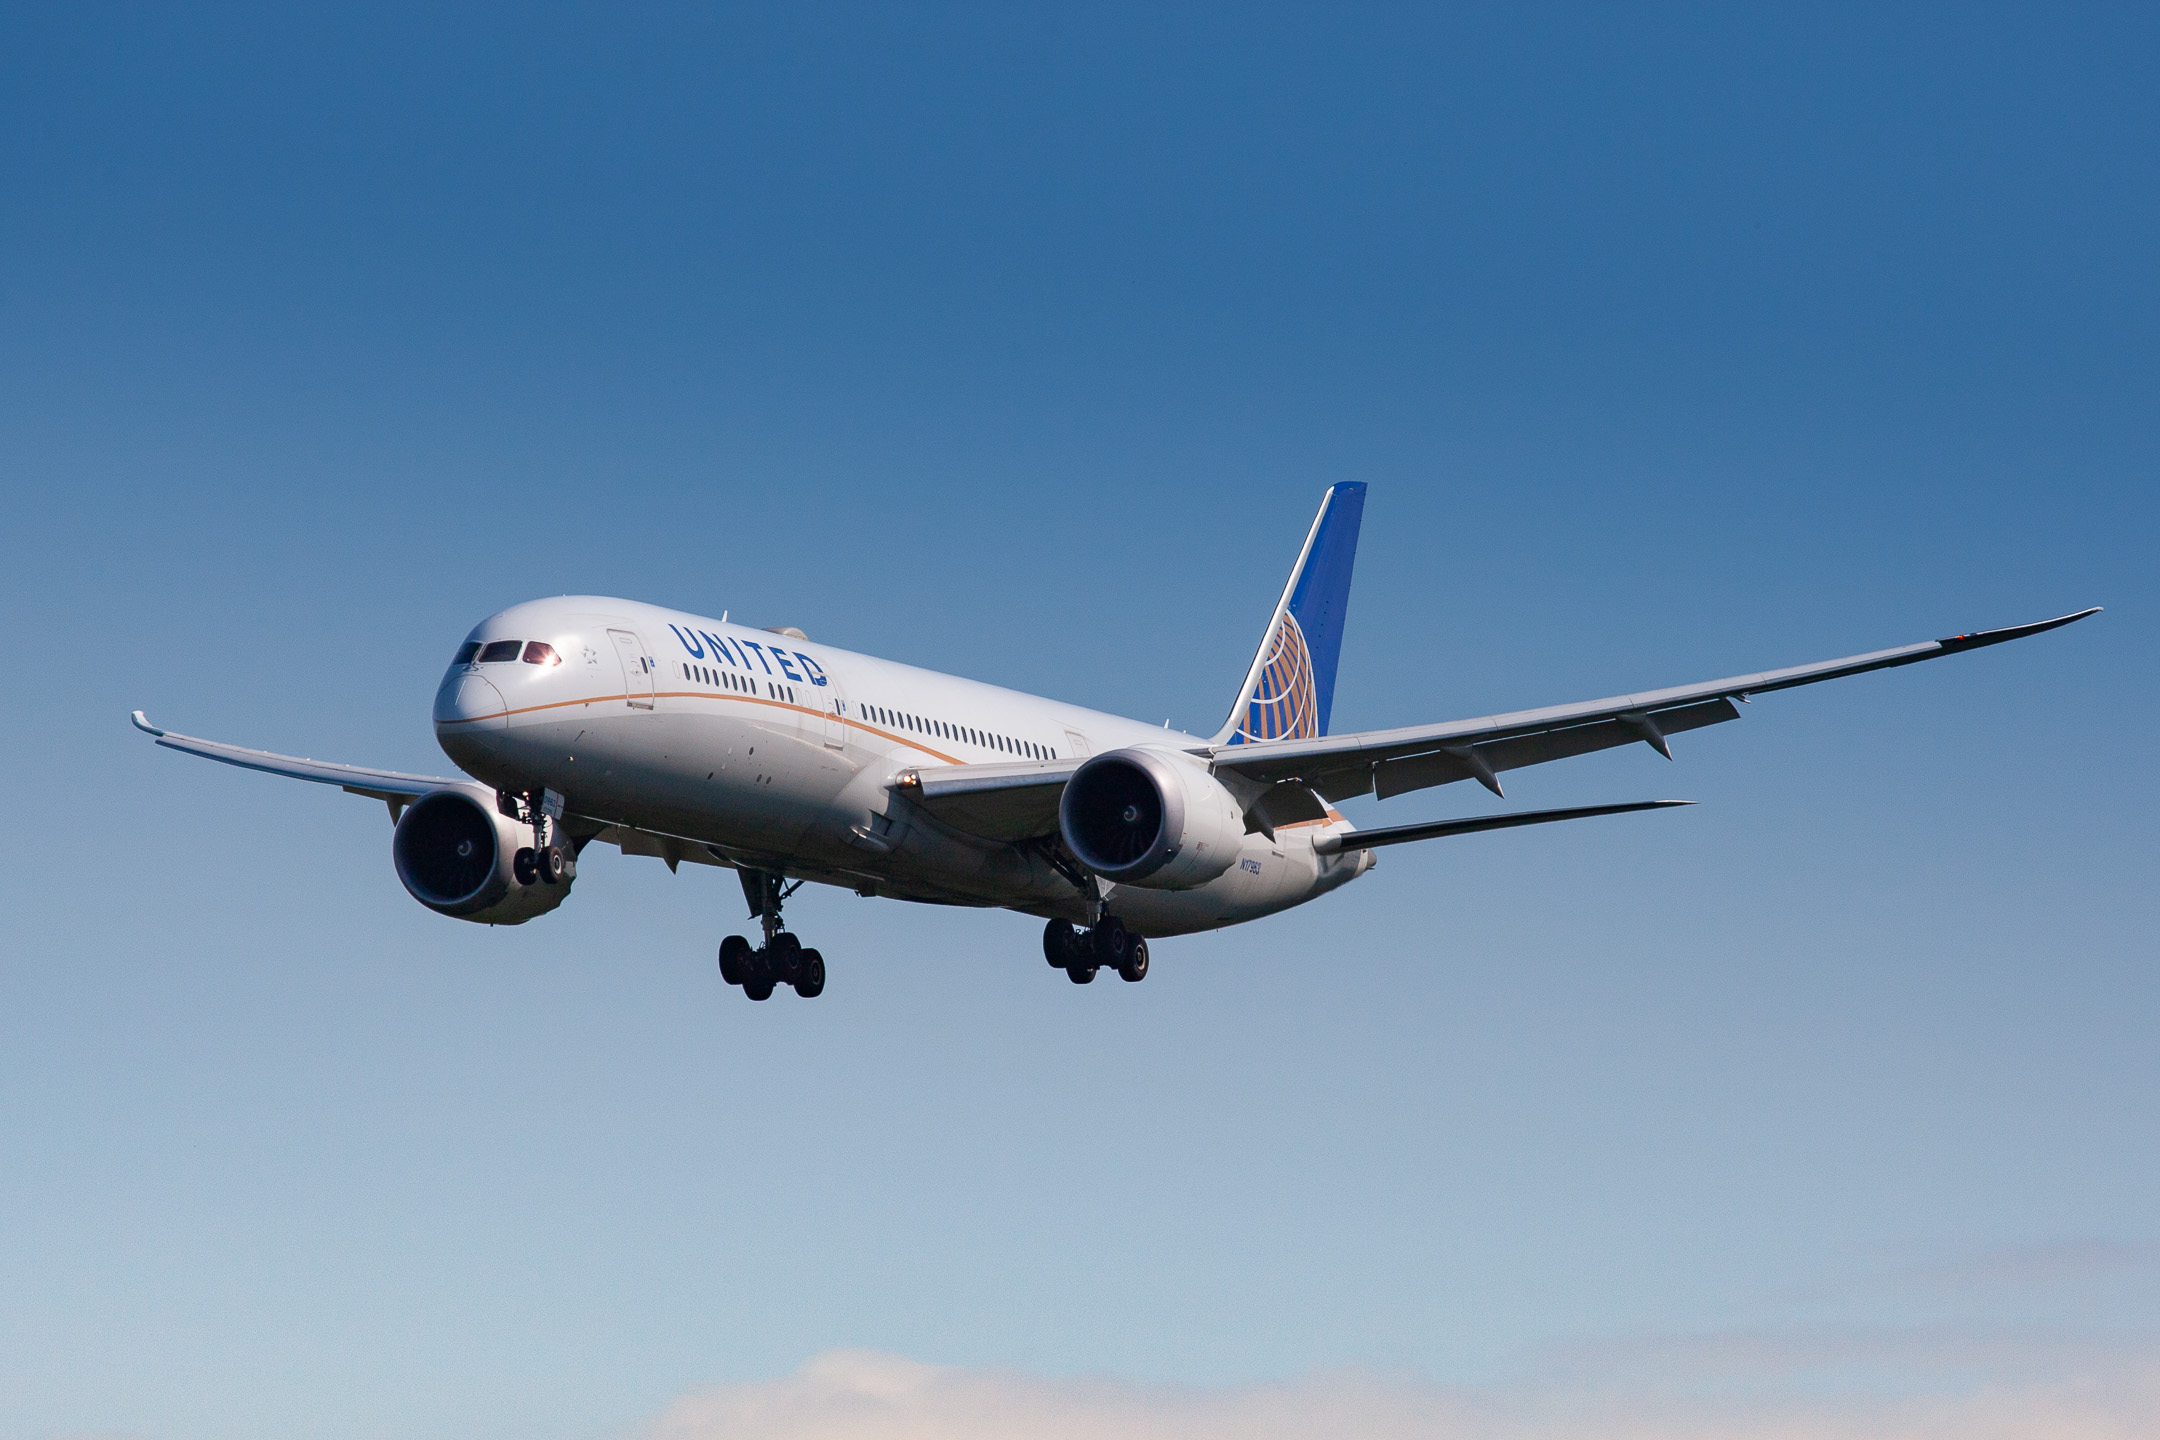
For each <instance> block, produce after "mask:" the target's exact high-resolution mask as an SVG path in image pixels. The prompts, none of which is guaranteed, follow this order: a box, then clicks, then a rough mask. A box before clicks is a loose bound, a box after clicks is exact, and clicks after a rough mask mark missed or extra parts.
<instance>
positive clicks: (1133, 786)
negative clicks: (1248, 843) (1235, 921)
mask: <svg viewBox="0 0 2160 1440" xmlns="http://www.w3.org/2000/svg"><path fill="white" fill-rule="evenodd" d="M1058 829H1059V831H1060V832H1061V833H1062V834H1063V835H1064V837H1065V844H1066V847H1067V848H1068V849H1070V850H1071V851H1072V852H1073V854H1074V855H1076V856H1078V857H1079V860H1080V863H1081V864H1083V865H1085V866H1087V868H1088V869H1090V870H1092V871H1094V872H1095V873H1096V874H1098V875H1101V876H1103V877H1104V878H1106V879H1109V880H1114V881H1116V882H1117V883H1118V884H1120V885H1142V886H1146V887H1148V888H1149V889H1155V890H1190V889H1192V888H1194V887H1195V886H1199V885H1205V884H1206V883H1207V882H1208V881H1210V880H1213V879H1214V878H1215V877H1216V876H1218V875H1220V874H1222V873H1223V872H1224V871H1225V870H1228V869H1229V868H1230V867H1231V866H1232V865H1233V864H1235V863H1236V861H1237V855H1238V850H1239V848H1240V847H1241V846H1242V845H1243V844H1244V838H1245V821H1244V814H1243V812H1242V811H1241V810H1240V809H1239V808H1238V804H1237V801H1236V800H1235V799H1233V798H1232V797H1231V794H1230V792H1229V791H1228V790H1226V789H1224V788H1223V786H1222V784H1221V782H1220V781H1218V780H1216V779H1215V777H1214V776H1212V775H1210V774H1208V773H1207V771H1206V770H1205V769H1204V768H1202V767H1201V766H1200V765H1198V764H1196V763H1194V761H1193V760H1192V759H1191V758H1190V757H1188V756H1184V755H1180V754H1177V753H1176V752H1174V751H1167V750H1152V749H1147V748H1143V747H1134V748H1131V749H1126V750H1112V751H1110V752H1108V753H1107V754H1102V755H1098V756H1096V757H1095V758H1094V759H1092V760H1090V761H1088V762H1087V763H1086V764H1084V765H1082V766H1081V767H1080V768H1079V769H1078V770H1075V771H1074V772H1073V775H1072V778H1071V779H1070V780H1067V781H1066V782H1065V793H1064V795H1063V796H1062V797H1061V798H1060V800H1059V801H1058Z"/></svg>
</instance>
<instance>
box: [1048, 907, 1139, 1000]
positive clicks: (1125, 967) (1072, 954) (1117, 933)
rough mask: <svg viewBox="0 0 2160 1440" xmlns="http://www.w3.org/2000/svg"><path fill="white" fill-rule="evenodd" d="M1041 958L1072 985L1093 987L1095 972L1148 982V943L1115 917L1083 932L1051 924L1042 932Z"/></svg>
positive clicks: (1067, 923)
mask: <svg viewBox="0 0 2160 1440" xmlns="http://www.w3.org/2000/svg"><path fill="white" fill-rule="evenodd" d="M1043 958H1044V959H1045V960H1047V961H1049V962H1050V966H1051V968H1052V969H1055V970H1063V971H1064V972H1065V974H1066V977H1067V978H1068V979H1070V980H1071V981H1072V983H1073V984H1075V985H1087V984H1090V983H1092V982H1093V981H1094V979H1095V972H1096V971H1098V970H1115V971H1117V973H1118V976H1119V978H1120V979H1123V980H1126V981H1130V982H1133V983H1135V984H1137V983H1138V982H1140V981H1142V980H1145V979H1146V978H1147V971H1148V948H1147V941H1145V940H1143V939H1141V938H1140V937H1139V936H1138V935H1135V934H1133V933H1132V932H1131V931H1130V930H1127V929H1126V928H1125V922H1124V921H1122V920H1120V919H1118V918H1117V917H1116V916H1115V915H1107V916H1104V917H1103V918H1102V919H1100V920H1098V921H1096V922H1095V924H1094V925H1093V926H1092V927H1090V928H1088V929H1086V930H1076V929H1074V928H1073V924H1072V922H1071V921H1070V920H1052V921H1051V922H1050V923H1049V925H1047V926H1046V927H1044V929H1043Z"/></svg>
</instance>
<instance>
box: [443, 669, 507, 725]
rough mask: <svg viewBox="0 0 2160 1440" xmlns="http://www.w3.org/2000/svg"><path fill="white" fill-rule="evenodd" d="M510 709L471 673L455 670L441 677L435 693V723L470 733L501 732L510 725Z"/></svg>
mask: <svg viewBox="0 0 2160 1440" xmlns="http://www.w3.org/2000/svg"><path fill="white" fill-rule="evenodd" d="M509 708H510V707H509V706H508V705H506V704H505V703H503V697H502V691H500V690H497V689H496V688H495V687H494V686H493V685H491V684H489V683H488V682H487V681H486V680H484V679H482V678H481V677H480V676H479V675H478V674H476V673H474V672H473V671H470V670H465V669H458V670H453V671H451V672H450V673H449V674H448V675H445V676H443V682H442V688H441V689H439V690H437V691H436V692H435V723H436V724H437V725H455V726H458V727H460V728H463V729H472V730H503V729H507V728H508V727H509V724H510V716H509V714H508V713H507V712H508V710H509Z"/></svg>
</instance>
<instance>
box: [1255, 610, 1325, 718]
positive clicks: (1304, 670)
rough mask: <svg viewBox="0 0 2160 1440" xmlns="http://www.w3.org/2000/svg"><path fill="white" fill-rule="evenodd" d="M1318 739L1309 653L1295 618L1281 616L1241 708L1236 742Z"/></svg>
mask: <svg viewBox="0 0 2160 1440" xmlns="http://www.w3.org/2000/svg"><path fill="white" fill-rule="evenodd" d="M1319 735H1320V705H1319V700H1318V698H1317V694H1316V691H1315V689H1314V686H1313V668H1312V652H1311V651H1309V650H1307V649H1306V648H1305V632H1304V631H1303V630H1301V629H1299V628H1298V623H1297V617H1296V616H1294V615H1292V614H1291V613H1290V612H1289V611H1287V610H1285V611H1284V612H1283V617H1282V623H1281V624H1280V625H1277V626H1276V627H1275V634H1274V637H1273V638H1272V639H1271V640H1270V641H1269V643H1268V652H1267V660H1266V661H1265V662H1264V663H1262V665H1261V666H1260V678H1259V680H1258V681H1256V682H1255V683H1254V685H1253V694H1252V701H1251V703H1250V704H1248V705H1247V706H1246V707H1245V724H1244V725H1243V727H1241V728H1240V729H1239V731H1238V733H1237V738H1238V739H1240V740H1313V739H1318V738H1319Z"/></svg>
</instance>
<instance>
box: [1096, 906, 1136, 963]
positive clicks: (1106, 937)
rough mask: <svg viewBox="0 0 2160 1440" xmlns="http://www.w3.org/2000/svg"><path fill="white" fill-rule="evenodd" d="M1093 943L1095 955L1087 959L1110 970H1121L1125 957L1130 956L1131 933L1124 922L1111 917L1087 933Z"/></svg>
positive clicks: (1113, 916) (1131, 945)
mask: <svg viewBox="0 0 2160 1440" xmlns="http://www.w3.org/2000/svg"><path fill="white" fill-rule="evenodd" d="M1089 938H1090V939H1092V940H1093V941H1094V942H1095V953H1094V954H1093V955H1092V956H1090V957H1089V958H1090V959H1091V960H1093V961H1094V963H1095V964H1097V965H1101V966H1103V967H1105V968H1107V969H1111V970H1123V969H1124V968H1125V961H1126V959H1127V957H1129V956H1130V955H1131V954H1132V947H1133V937H1132V932H1131V931H1129V930H1127V929H1126V928H1125V922H1124V921H1122V920H1120V919H1118V918H1117V917H1116V916H1115V915H1112V916H1110V917H1108V918H1107V919H1105V920H1104V921H1103V922H1102V924H1100V925H1097V926H1096V927H1095V928H1094V930H1092V931H1091V932H1089Z"/></svg>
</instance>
